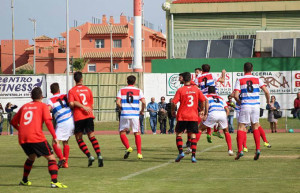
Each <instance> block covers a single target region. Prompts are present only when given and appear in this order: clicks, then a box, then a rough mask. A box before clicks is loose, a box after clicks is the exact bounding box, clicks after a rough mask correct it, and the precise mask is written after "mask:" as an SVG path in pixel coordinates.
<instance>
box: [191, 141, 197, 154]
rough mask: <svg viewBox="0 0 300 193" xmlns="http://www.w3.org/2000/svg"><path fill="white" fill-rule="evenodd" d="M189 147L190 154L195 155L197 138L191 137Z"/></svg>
mask: <svg viewBox="0 0 300 193" xmlns="http://www.w3.org/2000/svg"><path fill="white" fill-rule="evenodd" d="M191 149H192V156H193V157H195V156H196V150H197V139H195V138H193V139H192V143H191Z"/></svg>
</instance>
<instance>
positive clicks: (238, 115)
mask: <svg viewBox="0 0 300 193" xmlns="http://www.w3.org/2000/svg"><path fill="white" fill-rule="evenodd" d="M240 111H241V110H237V111H236V121H237V128H239V117H240ZM249 126H251V123H248V124H245V127H246V128H247V127H249Z"/></svg>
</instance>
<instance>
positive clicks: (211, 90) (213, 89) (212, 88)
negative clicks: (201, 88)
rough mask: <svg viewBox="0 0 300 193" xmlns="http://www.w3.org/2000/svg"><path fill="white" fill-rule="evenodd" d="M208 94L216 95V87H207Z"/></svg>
mask: <svg viewBox="0 0 300 193" xmlns="http://www.w3.org/2000/svg"><path fill="white" fill-rule="evenodd" d="M208 93H216V87H214V86H209V87H208Z"/></svg>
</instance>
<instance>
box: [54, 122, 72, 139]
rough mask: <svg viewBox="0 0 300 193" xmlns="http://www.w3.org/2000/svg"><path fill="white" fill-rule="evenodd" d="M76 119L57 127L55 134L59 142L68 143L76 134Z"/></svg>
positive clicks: (59, 124)
mask: <svg viewBox="0 0 300 193" xmlns="http://www.w3.org/2000/svg"><path fill="white" fill-rule="evenodd" d="M74 128H75V126H74V119H73V117H71V118H70V119H68V120H67V121H64V122H62V123H58V124H57V125H56V129H55V133H56V137H57V140H60V141H67V140H68V139H69V138H70V137H71V136H72V135H73V134H74Z"/></svg>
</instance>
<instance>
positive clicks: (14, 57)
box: [11, 0, 16, 75]
mask: <svg viewBox="0 0 300 193" xmlns="http://www.w3.org/2000/svg"><path fill="white" fill-rule="evenodd" d="M11 14H12V23H11V27H12V50H13V74H14V75H15V74H16V50H15V20H14V0H11Z"/></svg>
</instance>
